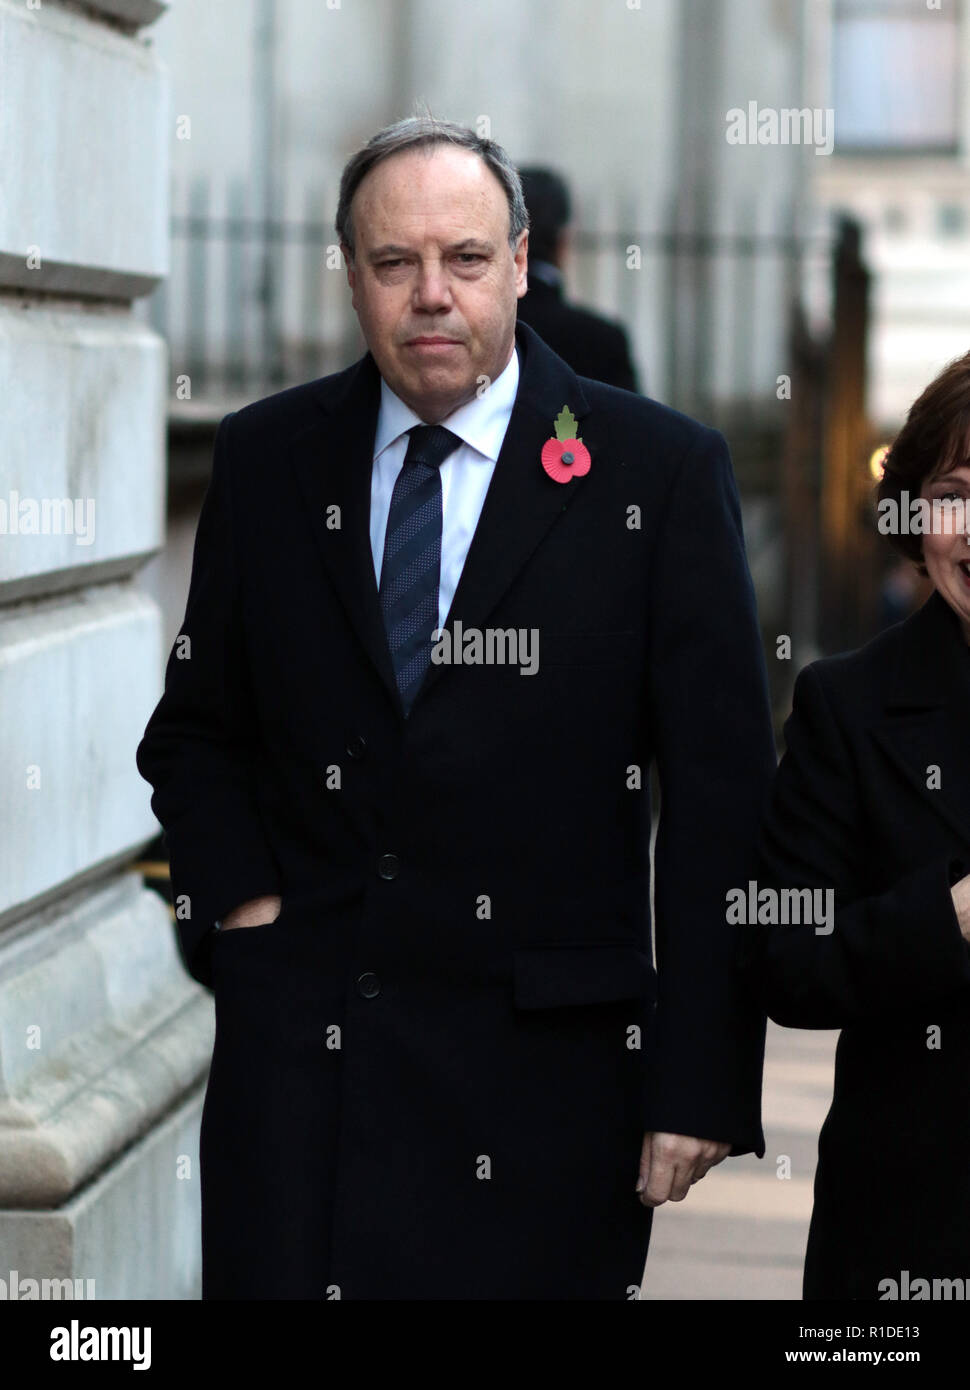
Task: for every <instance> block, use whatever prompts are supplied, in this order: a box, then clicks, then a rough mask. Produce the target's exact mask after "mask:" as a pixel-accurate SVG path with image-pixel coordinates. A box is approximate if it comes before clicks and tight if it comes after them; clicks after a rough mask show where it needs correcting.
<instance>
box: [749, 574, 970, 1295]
mask: <svg viewBox="0 0 970 1390" xmlns="http://www.w3.org/2000/svg"><path fill="white" fill-rule="evenodd" d="M968 733H970V650H968V647H967V644H966V641H965V639H964V638H963V636H962V633H961V630H960V627H959V624H958V622H957V620H956V617H955V615H954V613H953V612H952V610H951V609H950V607H949V606H948V605H947V604H946V602H945V601H944V600H943V599H942V598H941V597H940V596H939V594H937V593H934V594H933V595H932V597H931V598H930V599H929V600H928V601H927V603H926V604H924V606H923V607H922V608H921V609H920V610H919V611H918V612H917V613H915V614H913V616H912V617H910V618H908V619H907V620H906V621H905V622H903V623H900V624H897V625H896V626H895V627H893V628H890V629H889V630H888V631H886V632H884V633H882V634H880V635H879V636H878V637H876V638H875V639H874V640H873V641H871V642H869V643H868V645H867V646H865V647H863V648H862V649H861V650H859V651H857V652H852V653H850V654H848V655H844V656H838V657H833V658H829V659H826V660H823V661H818V662H815V663H813V664H812V665H810V666H808V667H806V668H805V669H804V670H803V671H802V672H801V673H800V675H799V677H798V679H797V681H796V684H795V692H794V701H793V710H792V714H791V717H790V718H789V720H788V722H787V724H786V725H785V738H786V744H787V752H786V754H785V756H784V758H783V759H782V762H781V765H780V767H779V770H778V774H777V777H776V780H775V785H774V788H773V794H772V799H771V803H770V809H769V813H768V816H767V820H766V824H765V827H764V832H763V838H762V846H761V868H760V873H759V879H758V887H759V889H763V888H764V887H765V886H774V887H776V888H779V887H797V888H804V887H810V888H816V887H821V888H825V887H831V888H834V889H835V892H836V896H835V900H834V902H835V914H834V930H832V931H831V932H830V933H829V934H826V933H825V932H824V931H822V932H819V931H816V927H815V925H813V924H809V925H797V924H794V923H792V924H790V925H757V926H754V927H751V928H750V930H749V932H748V933H747V937H746V948H745V953H744V954H745V963H746V966H747V968H748V970H749V972H750V980H751V982H752V984H753V985H754V986H755V987H756V988H757V990H758V992H759V993H760V996H761V999H762V1001H763V1002H764V1004H765V1006H766V1008H767V1011H768V1013H769V1015H770V1017H771V1018H773V1019H774V1020H775V1021H776V1022H777V1023H780V1024H783V1025H786V1026H788V1027H792V1028H840V1029H841V1030H842V1034H841V1037H840V1038H839V1043H838V1050H837V1053H836V1064H835V1092H834V1097H833V1101H832V1107H831V1110H830V1111H829V1114H828V1117H827V1119H826V1121H825V1124H824V1126H823V1128H822V1132H821V1135H820V1139H819V1160H818V1169H817V1173H816V1180H815V1207H814V1212H813V1215H812V1223H811V1229H810V1233H809V1240H808V1250H807V1255H806V1264H805V1284H804V1295H805V1297H806V1298H863V1299H876V1298H885V1297H889V1296H892V1291H893V1285H892V1284H890V1283H889V1282H887V1281H895V1285H896V1286H897V1288H898V1289H899V1290H900V1291H902V1289H903V1288H905V1286H906V1281H907V1280H908V1281H909V1287H910V1289H912V1287H913V1281H914V1280H915V1279H917V1278H924V1279H927V1280H930V1281H932V1280H933V1279H953V1278H960V1279H966V1280H968V1281H970V947H968V944H967V942H966V941H964V939H963V937H962V936H961V934H960V929H959V926H958V923H957V918H956V914H955V911H954V908H953V904H952V899H951V896H950V885H951V882H952V881H955V879H956V878H958V877H960V876H962V874H963V873H965V872H967V867H968V863H970V737H968ZM904 1271H906V1273H905V1274H904V1273H903V1272H904ZM928 1287H929V1289H930V1291H931V1292H932V1288H933V1286H932V1283H930V1285H929V1286H928ZM909 1296H910V1297H912V1296H913V1294H912V1292H911V1293H910V1295H909Z"/></svg>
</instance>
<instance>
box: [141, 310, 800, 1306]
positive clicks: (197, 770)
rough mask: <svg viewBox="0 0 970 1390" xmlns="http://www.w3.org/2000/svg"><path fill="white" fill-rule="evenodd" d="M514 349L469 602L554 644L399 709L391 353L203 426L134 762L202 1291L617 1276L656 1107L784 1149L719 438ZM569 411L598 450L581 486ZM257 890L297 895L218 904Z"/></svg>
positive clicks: (467, 622)
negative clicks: (387, 416)
mask: <svg viewBox="0 0 970 1390" xmlns="http://www.w3.org/2000/svg"><path fill="white" fill-rule="evenodd" d="M516 343H517V349H518V351H519V353H520V381H519V389H518V393H517V397H516V400H515V405H514V409H513V412H512V416H511V419H510V423H509V426H508V430H507V432H506V435H505V439H504V443H503V445H502V449H501V453H500V456H499V458H498V461H497V464H496V467H495V472H494V475H493V478H492V481H491V484H490V487H489V490H488V494H487V496H486V499H485V503H484V509H483V511H482V515H481V518H480V521H479V524H478V528H477V530H476V532H475V534H474V537H473V540H472V544H471V547H470V550H469V553H468V557H467V560H466V563H465V566H464V570H463V572H462V575H461V581H460V584H459V587H458V590H457V593H456V595H455V599H454V603H453V605H452V609H451V612H450V614H449V619H448V622H449V628H451V627H452V625H453V624H454V623H455V622H456V621H458V622H460V623H461V624H462V627H463V630H464V631H465V632H466V633H467V631H468V630H469V629H478V630H480V631H482V632H486V630H488V629H494V630H502V631H510V630H515V631H516V632H518V630H520V629H522V630H527V631H531V630H535V631H536V632H537V634H538V642H539V663H538V670H537V671H536V672H535V673H534V674H531V675H530V674H523V672H522V670H521V668H520V666H517V665H513V664H510V663H508V662H506V663H502V662H500V661H493V662H492V663H491V664H471V663H467V664H442V663H434V664H432V665H431V666H429V669H428V674H427V677H426V680H425V682H424V684H423V686H422V688H421V690H420V692H419V694H418V697H417V699H416V702H415V704H414V706H413V708H412V710H411V713H410V715H409V716H408V717H407V718H405V717H404V716H403V714H402V710H401V706H400V702H399V699H398V694H397V690H396V686H395V682H394V677H393V672H392V668H391V662H390V657H389V652H388V647H387V642H386V638H385V634H384V629H383V625H382V618H381V611H380V607H379V603H378V590H377V583H376V578H375V574H374V568H373V563H372V557H371V552H370V544H369V537H368V517H369V506H370V474H371V458H372V449H373V440H374V433H375V428H376V421H377V410H378V403H379V392H380V378H379V375H378V371H377V368H376V365H375V363H374V361H373V358H372V357H371V355H370V354H369V353H368V354H366V355H365V356H364V357H363V358H362V359H361V360H360V361H359V362H357V363H356V364H355V365H354V366H352V367H350V368H348V369H347V370H345V371H343V372H340V373H337V374H336V375H334V376H331V377H327V378H324V379H321V380H318V381H314V382H311V383H309V384H306V385H303V386H299V387H296V388H294V389H291V390H287V391H284V392H282V393H280V394H278V395H275V396H272V397H270V398H268V399H265V400H261V401H258V402H256V403H255V404H253V405H249V406H247V407H245V408H244V409H242V410H239V411H237V412H235V413H233V414H231V415H229V416H227V417H226V418H225V419H224V421H223V422H222V424H221V426H220V428H219V431H218V436H217V440H216V448H215V457H214V465H213V473H212V480H211V484H210V488H209V491H208V493H207V496H206V499H205V503H204V506H203V511H202V515H201V518H200V522H199V527H198V533H197V539H196V546H195V553H194V559H193V569H192V577H191V584H190V592H189V597H188V604H187V610H186V614H185V619H184V623H183V627H182V634H181V635H182V636H183V637H188V638H190V642H191V645H190V653H189V654H188V655H187V656H186V655H185V644H184V643H183V644H182V649H183V650H182V653H181V654H180V652H179V644H178V643H176V646H175V648H173V651H172V654H171V657H170V659H169V662H168V667H167V673H166V682H165V692H164V695H163V696H162V698H161V700H160V701H159V704H158V706H157V708H156V709H155V711H154V713H153V715H152V717H151V720H150V722H149V724H148V727H147V729H146V732H145V736H144V738H143V740H142V742H141V744H140V746H139V749H138V755H137V756H138V766H139V768H140V770H141V771H142V773H143V775H144V776H145V777H146V778H147V779H148V780H149V781H150V782H151V783H152V785H153V787H154V795H153V798H152V805H153V807H154V810H155V812H156V814H157V816H158V818H159V820H160V821H161V824H162V826H163V827H164V830H165V832H166V836H167V840H168V844H169V849H170V854H171V867H172V877H173V887H174V890H175V893H176V895H177V896H179V897H181V898H182V899H183V900H184V902H187V904H188V908H189V910H190V914H191V915H190V916H186V915H185V911H184V902H183V912H182V915H181V916H180V918H179V921H178V932H179V940H180V946H181V950H182V952H183V957H184V960H185V963H186V965H187V968H188V969H189V971H190V972H191V973H192V974H193V975H194V977H195V978H196V979H197V980H199V981H201V982H203V983H204V984H207V985H209V986H211V988H212V989H213V991H214V994H215V1006H216V1039H215V1048H214V1055H213V1059H212V1066H211V1072H210V1076H209V1082H208V1090H207V1095H206V1101H205V1109H204V1114H203V1124H202V1138H201V1162H202V1204H203V1205H202V1215H203V1294H204V1296H205V1297H234V1298H243V1297H280V1298H300V1297H311V1298H327V1297H337V1296H340V1297H342V1298H393V1299H398V1298H401V1299H407V1298H432V1299H437V1298H459V1299H475V1298H487V1299H532V1298H552V1299H559V1298H583V1299H585V1298H593V1299H613V1298H616V1299H625V1298H628V1297H630V1296H632V1295H631V1292H630V1291H631V1289H635V1287H636V1286H637V1285H638V1283H639V1281H640V1278H641V1274H642V1270H643V1265H644V1259H645V1255H646V1250H647V1243H648V1238H649V1231H650V1213H649V1211H647V1210H646V1209H644V1208H643V1207H642V1206H641V1205H640V1203H639V1201H638V1199H637V1197H636V1194H635V1191H634V1188H635V1183H636V1177H637V1164H638V1156H639V1152H640V1144H641V1139H642V1135H643V1132H644V1131H645V1130H648V1129H651V1130H664V1131H672V1132H677V1133H684V1134H690V1135H696V1136H701V1137H704V1138H712V1139H720V1140H726V1141H729V1142H731V1143H732V1144H733V1145H734V1147H735V1150H736V1152H739V1153H740V1152H745V1151H750V1150H758V1151H761V1150H762V1149H763V1142H764V1141H763V1136H762V1131H761V1120H760V1094H761V1067H762V1057H763V1045H764V1017H763V1014H761V1013H759V1012H758V1011H757V1010H752V1009H751V1008H750V1006H749V1005H748V1004H747V1003H746V1001H745V999H744V997H743V991H742V989H741V987H740V981H739V978H738V972H737V961H736V949H737V941H736V933H735V931H734V930H732V929H729V928H728V927H727V925H726V916H725V909H724V902H725V893H726V891H727V888H728V887H729V886H730V885H733V884H736V883H739V882H744V881H745V879H746V877H747V875H748V873H749V872H750V869H751V862H750V861H751V856H752V853H753V850H754V847H755V841H756V835H757V827H758V823H759V820H760V816H761V813H762V811H763V807H764V800H765V797H766V795H767V788H768V785H769V783H770V776H771V773H772V771H773V768H774V754H773V748H772V742H771V735H770V723H769V715H768V708H767V697H766V685H765V678H764V663H763V657H762V650H761V643H760V638H759V632H758V627H757V622H756V614H755V604H754V598H753V592H752V586H751V582H750V578H749V574H748V569H747V564H746V560H745V553H744V546H743V541H742V530H741V521H740V513H739V506H738V498H737V492H736V488H735V483H734V480H733V475H732V470H731V465H730V461H729V457H728V452H727V449H726V446H725V444H724V441H723V439H722V438H721V436H720V435H719V434H718V433H716V432H715V431H713V430H710V429H707V428H704V427H702V426H700V425H698V424H696V423H694V422H693V421H691V420H689V419H687V418H686V417H684V416H682V415H679V414H677V413H675V412H674V411H672V410H669V409H666V408H664V407H662V406H660V405H658V404H656V403H654V402H651V401H648V400H645V399H642V398H640V397H637V396H635V395H633V394H631V393H629V392H625V391H622V390H619V389H617V388H613V387H609V386H605V385H602V384H598V383H596V382H594V381H591V380H588V379H585V378H580V377H577V376H576V375H574V374H573V372H572V371H571V370H570V369H569V368H568V367H567V366H566V364H565V363H564V362H563V361H562V360H561V359H560V358H559V357H557V356H556V355H555V354H554V353H553V352H552V351H551V349H549V348H548V347H547V346H546V345H545V344H544V343H543V341H542V340H541V339H540V338H539V337H538V336H537V335H536V334H535V333H534V332H533V331H532V330H531V329H530V328H529V327H528V326H527V325H524V324H519V325H518V326H517V328H516ZM564 405H568V406H569V408H570V409H571V411H572V412H573V414H574V415H575V416H576V417H577V419H578V421H579V424H578V426H577V429H578V432H579V434H580V436H581V438H582V440H583V442H584V444H585V445H586V447H587V448H588V449H589V451H590V455H591V468H590V471H589V472H588V473H587V474H586V475H585V476H582V477H580V476H574V477H572V478H571V479H570V480H569V481H568V482H567V483H565V484H560V483H557V482H554V481H553V480H552V479H550V478H549V477H548V476H547V474H546V473H545V471H544V470H543V468H542V466H541V462H540V454H541V450H542V446H543V444H544V443H545V442H546V440H547V439H548V438H550V436H552V435H553V433H554V422H555V420H556V417H557V416H558V415H559V413H560V411H561V410H562V408H563V406H564ZM653 758H656V759H657V760H658V766H659V774H660V780H661V784H662V796H663V808H662V814H661V822H660V831H659V841H658V844H657V848H656V883H655V909H656V938H657V939H656V955H657V961H656V964H657V966H658V967H659V973H658V970H657V969H655V965H654V958H653V952H652V948H651V925H650V915H649V878H650V864H649V836H650V824H651V816H650V805H649V790H648V786H649V783H648V778H647V769H648V765H649V764H650V762H651V759H653ZM272 893H278V894H279V895H280V896H281V897H282V911H281V914H280V916H279V918H278V919H277V920H276V921H274V922H271V923H267V924H265V925H262V926H255V927H250V928H237V929H232V930H221V931H220V930H214V929H213V923H214V921H215V920H216V919H218V918H220V917H221V916H223V915H225V914H226V913H228V912H229V911H230V909H231V908H233V907H234V906H235V905H236V904H238V903H240V902H242V901H245V900H247V899H249V898H252V897H256V896H259V895H262V894H272Z"/></svg>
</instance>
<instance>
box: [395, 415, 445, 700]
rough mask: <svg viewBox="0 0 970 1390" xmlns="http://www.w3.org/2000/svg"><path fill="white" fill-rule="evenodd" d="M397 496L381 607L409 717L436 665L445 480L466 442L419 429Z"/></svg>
mask: <svg viewBox="0 0 970 1390" xmlns="http://www.w3.org/2000/svg"><path fill="white" fill-rule="evenodd" d="M408 434H409V435H410V439H409V441H408V451H407V454H406V455H405V458H404V467H403V468H402V469H401V471H400V473H399V474H398V477H397V481H396V482H395V484H394V491H393V493H392V494H391V509H390V512H389V513H388V517H387V530H386V531H385V533H384V559H383V561H382V563H381V583H380V590H379V596H380V602H381V612H382V613H383V614H384V626H385V628H386V629H387V642H388V646H389V647H390V649H391V660H392V662H393V664H394V675H395V678H396V680H397V688H398V690H399V691H400V692H401V703H402V704H403V706H404V713H405V714H409V713H410V711H411V705H412V703H413V702H414V697H415V696H416V695H417V693H418V687H419V686H420V684H421V682H422V680H423V679H424V673H425V672H426V671H427V669H428V665H429V663H430V661H431V634H432V632H433V631H434V629H435V628H436V627H437V626H438V581H439V579H440V575H441V477H440V475H439V473H438V469H439V468H440V466H441V464H442V463H443V462H444V461H445V459H446V458H447V457H448V455H449V454H451V453H454V451H455V450H456V449H457V448H458V446H459V445H460V444H461V440H460V439H459V438H458V436H457V435H456V434H452V432H451V430H446V429H445V427H444V425H415V426H414V427H413V428H412V429H410V430H408Z"/></svg>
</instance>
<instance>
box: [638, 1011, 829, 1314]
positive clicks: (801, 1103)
mask: <svg viewBox="0 0 970 1390" xmlns="http://www.w3.org/2000/svg"><path fill="white" fill-rule="evenodd" d="M838 1036H839V1035H838V1033H837V1032H802V1031H799V1030H795V1029H791V1028H778V1027H776V1026H775V1024H773V1023H771V1022H769V1024H768V1044H767V1050H766V1055H765V1088H764V1108H763V1114H764V1125H765V1141H766V1143H767V1149H766V1152H765V1156H764V1158H763V1159H758V1158H755V1157H754V1156H753V1155H751V1154H747V1155H745V1157H743V1158H733V1159H727V1160H725V1162H724V1163H722V1164H719V1165H718V1167H716V1168H714V1169H712V1171H711V1172H710V1173H708V1175H707V1177H706V1178H704V1179H703V1180H702V1181H701V1182H699V1183H697V1185H696V1186H695V1187H694V1188H693V1189H692V1190H691V1192H690V1194H689V1196H688V1197H687V1198H686V1199H685V1200H684V1201H683V1202H668V1203H667V1204H666V1205H665V1206H662V1207H659V1208H658V1209H657V1211H656V1212H655V1213H654V1218H653V1234H652V1236H651V1239H650V1254H649V1258H648V1260H647V1268H646V1277H645V1279H644V1282H643V1295H642V1296H643V1297H644V1298H646V1299H665V1298H666V1299H800V1298H801V1285H802V1262H803V1259H804V1254H805V1240H806V1237H807V1235H808V1221H809V1217H810V1216H811V1211H812V1182H813V1179H814V1177H815V1160H816V1156H817V1142H818V1131H819V1129H820V1127H821V1124H822V1121H823V1120H824V1118H825V1115H826V1112H827V1110H828V1107H829V1102H830V1101H831V1098H832V1065H833V1060H834V1055H835V1044H836V1042H837V1040H838ZM782 1155H787V1156H788V1157H789V1159H790V1160H791V1162H790V1171H791V1177H790V1178H782V1177H779V1176H778V1173H779V1168H780V1162H779V1160H780V1159H781V1157H782Z"/></svg>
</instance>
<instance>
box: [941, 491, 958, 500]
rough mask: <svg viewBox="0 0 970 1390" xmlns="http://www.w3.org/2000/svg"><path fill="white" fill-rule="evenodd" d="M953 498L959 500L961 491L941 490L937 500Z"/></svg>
mask: <svg viewBox="0 0 970 1390" xmlns="http://www.w3.org/2000/svg"><path fill="white" fill-rule="evenodd" d="M951 500H952V501H954V502H959V501H960V500H961V494H960V493H959V492H941V493H940V495H939V497H937V498H936V501H937V502H949V501H951Z"/></svg>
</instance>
